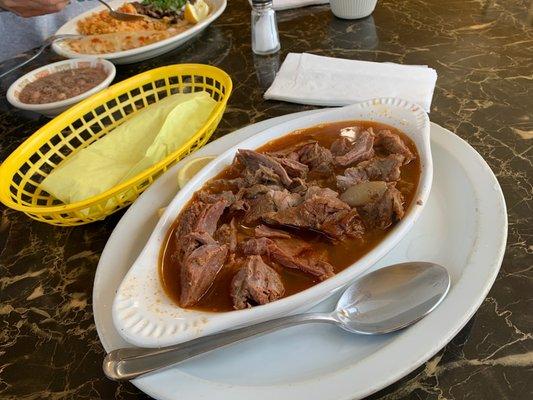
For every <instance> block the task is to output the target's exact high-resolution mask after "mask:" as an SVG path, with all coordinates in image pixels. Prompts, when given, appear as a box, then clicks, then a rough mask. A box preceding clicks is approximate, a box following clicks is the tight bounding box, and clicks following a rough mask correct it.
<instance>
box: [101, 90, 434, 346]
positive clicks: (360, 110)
mask: <svg viewBox="0 0 533 400" xmlns="http://www.w3.org/2000/svg"><path fill="white" fill-rule="evenodd" d="M346 120H369V121H375V122H381V123H385V124H388V125H392V126H394V127H396V128H398V129H400V130H401V131H403V132H405V133H406V134H407V135H408V136H409V137H410V138H411V139H412V140H413V141H414V143H415V144H416V147H417V150H418V154H419V156H420V162H421V174H420V182H419V185H418V188H417V192H416V195H415V197H414V200H413V202H412V204H411V205H410V207H409V208H408V210H407V212H406V214H405V216H404V218H403V219H402V220H401V221H400V222H399V223H398V224H396V225H395V226H394V228H393V229H392V230H391V232H389V234H388V235H387V236H386V237H385V239H384V240H383V241H382V242H381V243H380V244H379V245H377V246H376V247H375V248H374V249H372V250H371V251H370V252H368V253H367V254H365V255H364V256H363V257H362V258H361V259H359V260H358V261H357V262H355V263H354V264H353V265H351V266H350V267H348V268H346V269H345V270H343V271H342V272H340V273H338V274H337V275H335V276H333V277H332V278H329V279H327V280H325V281H324V282H321V283H319V284H317V285H315V286H313V287H311V288H309V289H307V290H304V291H302V292H300V293H297V294H294V295H292V296H289V297H286V298H283V299H280V300H277V301H275V302H272V303H269V304H266V305H263V306H258V307H254V308H250V309H245V310H238V311H231V312H222V313H212V312H203V311H197V310H186V309H182V308H180V307H179V306H177V305H176V304H175V303H173V302H172V300H171V299H170V298H169V297H168V296H167V295H166V294H165V292H164V289H163V287H162V286H161V282H160V278H159V256H160V251H161V247H162V246H163V244H164V242H165V238H166V235H167V232H168V230H169V229H170V227H171V225H172V224H173V222H174V221H175V220H176V218H177V217H178V215H179V213H180V212H181V210H182V208H183V206H184V205H186V204H187V202H188V201H189V200H190V199H191V197H192V195H193V194H194V193H195V192H196V191H197V190H199V189H201V188H202V186H203V185H204V183H205V182H206V181H208V180H209V179H211V178H213V177H215V176H216V175H217V174H218V173H220V172H221V171H222V170H223V169H224V168H226V167H227V166H228V165H230V164H231V163H232V162H233V158H234V156H235V153H236V152H237V150H238V149H256V148H258V147H260V146H262V145H263V144H265V143H267V142H269V141H271V140H274V139H277V138H280V137H282V136H284V135H286V134H288V133H290V132H292V131H294V130H296V129H302V128H308V127H312V126H314V125H318V124H323V123H329V122H336V121H346ZM429 129H430V125H429V118H428V116H427V114H426V113H425V112H424V110H423V109H422V108H420V106H418V105H415V104H412V103H410V102H407V101H405V100H400V99H393V98H383V99H374V100H369V101H365V102H361V103H357V104H354V105H351V106H347V107H343V108H336V109H330V110H327V111H324V112H321V113H316V114H313V115H309V116H305V117H302V118H298V119H295V120H291V121H288V122H285V123H282V124H280V125H277V126H275V127H273V128H270V129H268V130H266V131H264V132H261V133H259V134H257V135H254V136H253V137H251V138H249V139H247V140H245V141H243V142H242V143H240V144H239V145H238V146H235V147H232V148H231V149H229V150H228V151H226V152H224V153H223V154H221V155H219V156H218V157H217V158H216V159H215V160H213V161H212V162H211V163H209V164H208V165H207V166H206V167H204V168H203V169H202V170H201V171H200V172H199V173H198V174H197V175H195V176H194V177H193V178H192V179H191V180H190V181H189V183H187V185H185V187H183V188H182V189H181V190H180V191H179V192H178V193H177V194H176V196H175V197H174V199H173V200H172V201H171V202H170V204H169V205H168V207H167V208H166V210H165V212H164V214H163V215H162V216H161V219H160V220H159V222H158V224H157V226H156V227H155V229H154V231H153V233H152V234H151V236H150V238H149V239H148V242H147V243H146V245H145V247H144V249H143V250H142V252H141V254H140V255H139V257H138V258H137V260H136V261H135V263H134V264H133V265H132V267H131V269H130V270H129V272H128V274H127V275H126V277H125V278H124V280H123V281H122V283H121V285H120V287H119V289H118V291H117V294H116V296H115V299H114V302H113V310H112V314H113V322H114V324H115V327H116V328H117V331H118V332H119V333H120V335H121V336H122V337H123V338H124V339H125V340H126V341H128V342H130V343H132V344H134V345H136V346H141V347H161V346H169V345H172V344H176V343H180V342H184V341H187V340H191V339H194V338H197V337H199V336H204V335H208V334H211V333H215V332H218V331H222V330H226V329H231V328H235V327H238V326H244V325H250V324H253V323H257V322H261V321H265V320H268V319H272V318H275V317H278V316H282V315H285V314H289V313H294V312H301V311H304V310H306V309H309V308H311V307H312V306H313V305H315V304H317V303H318V302H320V301H322V300H324V299H325V298H326V297H328V296H330V295H331V294H332V293H333V292H335V291H337V290H339V289H341V288H342V287H344V286H345V285H346V284H348V283H349V282H351V281H352V280H353V279H354V278H356V277H358V276H359V275H361V274H363V273H364V272H365V271H367V270H368V269H369V268H370V267H371V266H372V265H373V264H374V263H375V262H376V261H378V260H379V259H380V258H381V257H383V256H384V255H385V254H387V253H388V252H389V251H390V250H391V249H392V248H393V247H394V246H395V245H396V244H397V243H398V242H399V241H400V239H401V238H402V237H403V236H404V235H405V234H406V233H407V232H408V231H409V230H410V229H411V227H412V226H413V225H414V223H415V221H416V220H417V218H418V216H419V215H420V213H421V211H422V209H423V207H424V205H425V204H426V201H427V199H428V196H429V192H430V189H431V183H432V178H433V162H432V158H431V149H430V137H429ZM132 234H134V233H132Z"/></svg>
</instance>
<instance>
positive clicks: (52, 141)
mask: <svg viewBox="0 0 533 400" xmlns="http://www.w3.org/2000/svg"><path fill="white" fill-rule="evenodd" d="M202 90H205V91H207V92H208V93H209V94H210V95H211V97H212V98H213V99H214V100H216V101H217V103H218V104H217V106H216V107H215V109H214V110H213V112H212V114H211V116H210V117H209V119H208V121H207V122H206V123H205V125H204V126H203V127H202V128H201V129H200V130H199V131H198V132H196V133H195V134H194V135H193V136H192V137H191V138H190V139H189V140H188V141H187V143H185V144H184V145H183V146H182V147H180V148H179V149H177V150H176V151H174V152H173V153H172V154H169V155H168V156H167V157H166V158H165V159H163V160H161V161H160V162H158V163H157V164H155V165H154V166H152V167H151V168H149V169H147V170H145V171H144V172H142V173H140V174H139V175H137V176H135V177H133V178H131V179H130V180H128V181H126V182H124V183H121V184H120V185H117V186H115V187H113V188H112V189H110V190H108V191H106V192H104V193H102V194H100V195H98V196H94V197H91V198H89V199H87V200H84V201H80V202H76V203H72V204H64V203H62V202H61V201H59V200H57V199H55V198H54V197H52V196H50V195H49V194H48V193H47V192H45V191H43V190H42V189H41V188H40V187H39V183H40V182H42V180H43V179H44V178H45V177H46V176H47V175H48V174H50V172H51V171H52V170H53V169H54V168H56V167H57V166H58V165H59V164H60V163H61V162H63V161H64V160H66V159H68V158H69V157H71V156H72V155H74V154H75V153H76V152H77V151H79V150H80V149H82V148H84V147H87V146H88V145H90V144H91V143H93V142H94V141H95V140H98V139H99V138H101V137H103V136H104V135H106V134H107V133H108V132H110V131H111V130H112V129H114V128H116V127H117V126H118V125H120V124H121V123H122V122H124V121H125V120H126V119H128V118H130V117H131V116H132V115H134V114H135V113H136V112H137V111H139V110H141V109H142V108H144V107H146V106H148V105H149V104H152V103H157V102H158V101H160V100H161V99H163V98H165V97H167V96H168V95H170V94H174V93H190V92H196V91H202ZM231 90H232V82H231V78H230V77H229V76H228V74H226V73H225V72H224V71H222V70H220V69H218V68H215V67H211V66H208V65H202V64H178V65H170V66H166V67H161V68H156V69H153V70H150V71H147V72H143V73H141V74H139V75H136V76H133V77H131V78H129V79H126V80H125V81H122V82H120V83H117V84H115V85H113V86H110V87H109V88H107V89H106V90H103V91H102V92H100V93H97V94H95V95H93V96H91V97H89V98H88V99H86V100H84V101H82V102H81V103H79V104H77V105H75V106H74V107H72V108H70V109H69V110H67V111H65V112H64V113H62V114H61V115H59V116H58V117H56V118H55V119H53V120H52V121H50V122H49V123H47V124H46V125H45V126H43V127H42V128H41V129H39V130H38V131H37V132H35V133H34V134H33V135H32V136H31V137H29V138H28V139H27V140H26V141H25V142H24V143H22V144H21V145H20V146H19V147H18V148H17V149H16V150H15V151H14V152H13V153H12V154H11V155H10V156H9V157H8V158H7V159H6V160H5V161H4V163H3V164H2V165H1V166H0V201H1V202H2V203H4V204H5V205H6V206H8V207H10V208H13V209H15V210H19V211H22V212H24V213H26V214H27V215H29V216H30V217H31V218H34V219H37V220H39V221H43V222H47V223H49V224H53V225H61V226H72V225H82V224H87V223H90V222H93V221H97V220H101V219H103V218H105V217H106V216H108V215H110V214H112V213H114V212H115V211H117V210H119V209H121V208H123V207H126V206H127V205H129V204H130V203H132V202H133V201H134V200H135V199H136V198H137V197H138V196H139V195H140V194H141V193H142V192H143V191H144V190H145V189H146V188H147V187H148V186H149V185H150V184H151V183H152V182H153V181H154V179H156V178H157V177H158V176H159V175H160V174H161V173H163V172H164V171H166V170H167V169H168V167H169V166H171V165H172V164H174V163H176V162H177V161H178V160H180V159H181V158H183V157H185V156H186V155H188V154H190V153H191V152H193V151H195V150H197V149H199V148H200V147H202V146H203V145H204V144H205V143H207V141H208V140H209V138H210V137H211V135H212V134H213V132H214V130H215V129H216V127H217V126H218V123H219V122H220V119H221V118H222V115H223V114H224V110H225V108H226V103H227V101H228V98H229V96H230V94H231Z"/></svg>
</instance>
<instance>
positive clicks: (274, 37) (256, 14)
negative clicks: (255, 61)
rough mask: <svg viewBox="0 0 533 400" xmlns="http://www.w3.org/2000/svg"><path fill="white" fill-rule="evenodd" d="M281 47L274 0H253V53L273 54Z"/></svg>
mask: <svg viewBox="0 0 533 400" xmlns="http://www.w3.org/2000/svg"><path fill="white" fill-rule="evenodd" d="M280 47H281V46H280V43H279V34H278V24H277V22H276V12H275V11H274V8H273V7H272V0H252V51H253V52H254V53H255V54H260V55H264V54H273V53H276V52H277V51H279V49H280Z"/></svg>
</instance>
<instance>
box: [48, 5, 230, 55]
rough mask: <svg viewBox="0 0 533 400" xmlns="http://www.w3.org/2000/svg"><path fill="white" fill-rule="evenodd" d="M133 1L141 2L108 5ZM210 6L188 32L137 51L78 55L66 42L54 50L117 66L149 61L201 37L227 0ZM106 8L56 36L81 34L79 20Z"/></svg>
mask: <svg viewBox="0 0 533 400" xmlns="http://www.w3.org/2000/svg"><path fill="white" fill-rule="evenodd" d="M133 1H139V0H112V1H108V3H109V4H110V5H111V7H113V9H117V8H118V7H120V6H121V5H122V4H124V3H133ZM205 2H206V3H207V4H208V5H209V6H210V8H211V11H210V13H209V16H208V17H207V18H206V19H204V20H203V21H200V22H198V23H197V24H196V25H193V26H191V27H190V28H188V29H187V30H186V31H184V32H181V33H179V34H177V35H174V36H172V37H169V38H167V39H165V40H160V41H158V42H155V43H151V44H149V45H147V46H142V47H137V48H135V49H130V50H125V51H118V52H115V53H103V54H79V53H76V52H74V51H72V50H70V48H69V47H68V46H67V44H66V43H64V42H55V43H54V44H53V45H52V49H53V50H54V51H55V52H56V53H57V54H59V55H60V56H63V57H67V58H79V57H99V58H105V59H106V60H109V61H111V62H113V63H115V64H130V63H135V62H139V61H144V60H148V59H149V58H153V57H157V56H159V55H161V54H164V53H166V52H169V51H171V50H174V49H175V48H177V47H179V46H181V45H182V44H184V43H185V42H187V41H189V40H191V39H192V38H193V37H195V36H197V35H199V34H200V33H201V32H202V31H203V30H204V29H205V28H207V27H208V26H209V25H210V24H211V23H212V22H213V21H215V20H216V19H217V18H218V17H219V16H220V15H221V14H222V12H223V11H224V9H225V8H226V0H205ZM105 9H106V8H105V6H103V5H100V6H98V7H95V8H93V9H91V10H89V11H86V12H84V13H82V14H80V15H78V16H77V17H76V18H73V19H71V20H70V21H68V22H67V23H65V24H64V25H63V26H62V27H61V28H59V29H58V30H57V32H56V33H55V34H56V35H62V34H79V32H78V27H77V23H78V21H79V20H81V19H84V18H87V17H88V16H89V15H91V14H94V13H96V12H99V11H103V10H105Z"/></svg>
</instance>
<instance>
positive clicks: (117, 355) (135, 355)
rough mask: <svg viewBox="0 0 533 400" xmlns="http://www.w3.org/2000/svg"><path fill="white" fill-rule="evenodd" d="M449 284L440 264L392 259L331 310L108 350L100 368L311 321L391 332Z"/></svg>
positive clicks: (168, 360)
mask: <svg viewBox="0 0 533 400" xmlns="http://www.w3.org/2000/svg"><path fill="white" fill-rule="evenodd" d="M449 288H450V276H449V274H448V271H447V270H446V269H445V268H444V267H441V266H440V265H437V264H433V263H426V262H413V263H403V264H396V265H393V266H390V267H386V268H382V269H379V270H377V271H374V272H371V273H369V274H367V275H364V276H363V277H362V278H359V279H358V280H356V281H355V282H354V283H352V284H351V285H350V286H348V288H347V289H346V290H345V291H344V293H343V294H342V296H341V297H340V299H339V301H338V302H337V307H336V308H335V310H333V311H332V312H331V313H306V314H296V315H290V316H287V317H282V318H277V319H273V320H270V321H265V322H261V323H259V324H255V325H251V326H246V327H244V328H239V329H235V330H231V331H225V332H221V333H217V334H214V335H209V336H204V337H200V338H198V339H194V340H191V341H188V342H185V343H181V344H178V345H175V346H169V347H163V348H159V349H146V348H126V349H118V350H113V351H111V352H110V353H109V354H108V355H107V356H106V357H105V359H104V363H103V370H104V373H105V374H106V376H107V377H108V378H110V379H113V380H129V379H133V378H137V377H139V376H141V375H144V374H147V373H150V372H153V371H156V370H158V369H161V368H167V367H170V366H172V365H175V364H178V363H180V362H183V361H185V360H188V359H190V358H193V357H196V356H198V355H200V354H204V353H207V352H210V351H213V350H216V349H219V348H222V347H226V346H229V345H231V344H235V343H238V342H240V341H243V340H246V339H249V338H251V337H254V336H260V335H264V334H265V333H268V332H272V331H275V330H278V329H284V328H288V327H291V326H294V325H300V324H307V323H311V322H325V323H329V324H334V325H337V326H339V327H340V328H342V329H344V330H346V331H348V332H352V333H359V334H365V335H375V334H383V333H389V332H394V331H397V330H399V329H403V328H405V327H407V326H409V325H411V324H414V323H415V322H417V321H419V320H420V319H422V318H423V317H424V316H426V315H427V314H429V313H430V312H431V311H432V310H434V309H435V307H437V306H438V305H439V304H440V303H441V302H442V300H443V299H444V297H446V294H447V293H448V290H449Z"/></svg>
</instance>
